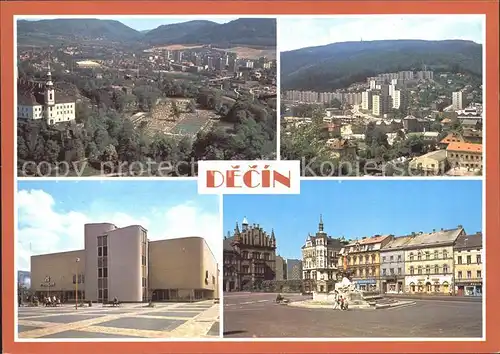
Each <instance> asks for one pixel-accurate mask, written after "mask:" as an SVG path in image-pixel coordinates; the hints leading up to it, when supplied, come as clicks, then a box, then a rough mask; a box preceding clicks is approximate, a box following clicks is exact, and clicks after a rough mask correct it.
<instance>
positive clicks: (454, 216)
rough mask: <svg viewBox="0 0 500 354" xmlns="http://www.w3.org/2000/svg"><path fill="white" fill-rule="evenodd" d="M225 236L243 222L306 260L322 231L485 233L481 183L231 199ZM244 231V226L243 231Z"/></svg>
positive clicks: (386, 185)
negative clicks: (309, 244)
mask: <svg viewBox="0 0 500 354" xmlns="http://www.w3.org/2000/svg"><path fill="white" fill-rule="evenodd" d="M223 210H224V235H226V234H227V232H228V231H230V232H231V234H232V232H233V230H234V228H235V225H236V222H238V223H239V224H240V225H241V221H242V220H243V218H244V217H246V218H247V219H248V222H249V224H253V223H255V224H259V225H260V226H261V227H262V228H263V229H264V230H265V231H268V232H269V233H270V232H271V230H272V229H274V232H275V235H276V243H277V254H280V255H281V256H283V257H286V258H301V253H300V251H301V249H300V248H301V247H302V245H303V244H304V242H305V239H306V238H307V235H308V233H311V234H314V233H316V231H317V230H318V222H319V216H320V214H322V215H323V223H324V228H325V232H327V233H328V235H330V236H333V237H341V236H344V237H345V238H347V239H355V238H359V239H360V238H361V237H364V236H367V237H369V236H374V235H377V234H393V235H395V236H403V235H408V234H411V233H412V232H420V231H423V232H432V230H433V229H437V230H439V229H441V228H444V229H452V228H455V227H457V226H458V225H462V226H463V227H464V228H465V231H466V232H467V233H469V234H473V233H476V232H478V231H482V183H481V181H479V180H469V181H464V180H453V181H451V180H441V181H440V180H406V181H394V180H391V179H379V180H376V181H374V180H366V181H363V180H361V181H360V180H355V181H354V180H351V181H346V180H343V181H340V182H339V181H331V180H330V181H305V182H304V181H303V182H302V183H301V191H300V195H226V196H224V201H223ZM240 228H241V226H240Z"/></svg>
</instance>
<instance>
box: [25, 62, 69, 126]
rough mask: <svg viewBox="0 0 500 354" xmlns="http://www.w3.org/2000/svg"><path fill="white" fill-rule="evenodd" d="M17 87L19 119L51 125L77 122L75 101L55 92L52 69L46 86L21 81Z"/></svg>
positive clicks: (48, 74) (48, 71)
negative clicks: (40, 121)
mask: <svg viewBox="0 0 500 354" xmlns="http://www.w3.org/2000/svg"><path fill="white" fill-rule="evenodd" d="M17 86H18V87H17V118H18V119H27V120H41V119H44V120H45V121H46V122H47V124H49V125H53V124H55V123H61V122H71V121H74V120H75V118H76V113H75V104H76V102H75V99H74V98H72V97H69V96H66V95H64V94H63V93H61V92H58V91H56V90H55V88H54V83H53V82H52V74H51V72H50V67H49V68H48V70H47V77H46V80H45V83H44V84H42V83H38V82H30V81H25V80H19V81H18V84H17Z"/></svg>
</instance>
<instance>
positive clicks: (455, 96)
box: [451, 91, 467, 111]
mask: <svg viewBox="0 0 500 354" xmlns="http://www.w3.org/2000/svg"><path fill="white" fill-rule="evenodd" d="M451 102H452V105H453V110H454V111H459V110H461V109H464V108H465V107H466V106H467V102H466V98H465V93H464V92H463V91H457V92H453V93H452V95H451Z"/></svg>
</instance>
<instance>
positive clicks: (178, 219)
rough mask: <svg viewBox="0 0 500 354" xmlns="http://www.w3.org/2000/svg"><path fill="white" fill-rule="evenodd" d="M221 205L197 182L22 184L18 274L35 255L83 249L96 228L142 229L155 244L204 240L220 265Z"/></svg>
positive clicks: (19, 186)
mask: <svg viewBox="0 0 500 354" xmlns="http://www.w3.org/2000/svg"><path fill="white" fill-rule="evenodd" d="M219 201H220V198H219V196H215V195H198V191H197V183H196V181H171V180H170V181H144V180H142V181H130V180H129V181H126V180H125V181H119V180H118V181H88V180H87V181H43V182H38V181H22V182H19V183H18V191H17V196H16V203H17V209H18V229H17V259H16V262H17V263H16V269H17V270H29V269H30V256H31V255H36V254H44V253H54V252H63V251H71V250H79V249H83V248H84V224H86V223H92V222H94V223H101V222H110V223H113V224H115V225H116V226H117V227H125V226H129V225H141V226H143V227H144V228H146V229H147V230H148V238H149V239H150V240H159V239H168V238H179V237H185V236H202V237H204V238H205V240H206V241H207V243H208V245H209V247H210V249H211V250H212V252H213V253H214V255H215V256H216V257H217V259H218V260H219V259H220V258H221V255H222V244H221V242H220V240H221V236H220V235H221V234H222V230H220V213H219V206H220V205H219V204H220V203H219ZM30 246H31V251H30Z"/></svg>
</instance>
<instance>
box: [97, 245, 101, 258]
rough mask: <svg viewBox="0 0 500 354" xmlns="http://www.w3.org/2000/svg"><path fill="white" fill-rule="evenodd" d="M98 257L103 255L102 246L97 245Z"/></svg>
mask: <svg viewBox="0 0 500 354" xmlns="http://www.w3.org/2000/svg"><path fill="white" fill-rule="evenodd" d="M97 257H102V247H97Z"/></svg>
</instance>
